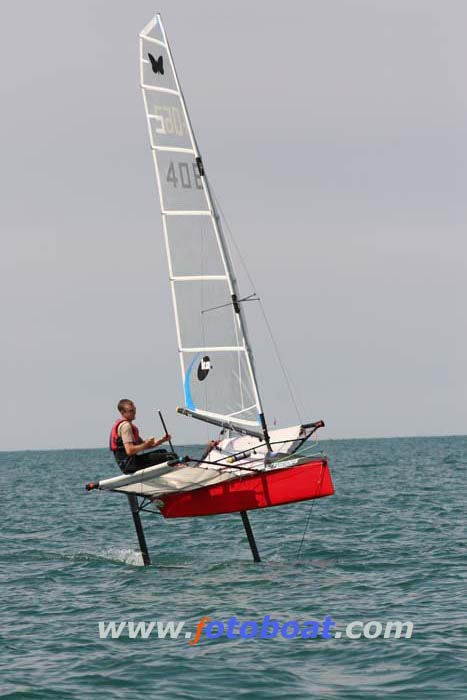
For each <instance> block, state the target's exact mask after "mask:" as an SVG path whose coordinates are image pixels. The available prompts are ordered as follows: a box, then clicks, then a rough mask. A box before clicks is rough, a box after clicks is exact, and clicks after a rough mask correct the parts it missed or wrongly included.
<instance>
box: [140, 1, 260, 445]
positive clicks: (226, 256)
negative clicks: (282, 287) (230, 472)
mask: <svg viewBox="0 0 467 700" xmlns="http://www.w3.org/2000/svg"><path fill="white" fill-rule="evenodd" d="M155 22H156V23H157V25H158V26H159V27H160V31H161V36H162V41H158V40H154V39H150V38H149V37H148V36H147V34H145V32H146V31H147V27H151V23H149V25H147V27H146V28H145V29H144V30H143V32H142V33H141V34H140V38H141V43H142V41H143V40H144V39H145V40H148V41H155V43H156V44H157V43H159V44H160V45H161V46H163V47H164V48H165V49H166V51H167V57H168V59H169V62H170V67H171V69H172V73H173V79H174V83H175V90H168V92H173V93H176V94H177V95H178V96H179V99H180V104H181V107H182V110H183V114H184V117H185V120H186V126H187V129H188V133H189V139H190V143H191V146H192V149H193V153H194V156H195V161H196V166H197V169H198V173H199V178H200V181H201V183H202V187H203V190H204V194H205V197H206V201H207V204H208V208H209V211H208V212H206V213H209V214H210V215H211V218H212V225H213V229H214V233H215V237H216V240H217V244H218V248H219V251H220V255H221V257H222V262H223V265H224V268H225V271H226V279H227V283H228V287H229V291H230V298H231V304H232V307H233V310H234V317H235V324H236V326H237V328H238V331H239V334H240V338H242V340H243V349H244V351H245V359H246V363H247V367H248V372H249V375H250V379H251V384H252V389H253V392H254V400H255V404H256V410H257V412H258V415H259V419H260V422H261V428H262V431H263V436H264V440H265V442H266V443H267V444H268V446H269V435H268V430H267V425H266V420H265V417H264V410H263V405H262V401H261V396H260V392H259V389H258V381H257V378H256V372H255V366H254V359H253V352H252V349H251V345H250V342H249V337H248V330H247V323H246V318H245V314H244V311H243V309H242V303H241V298H240V295H239V292H238V285H237V280H236V277H235V273H234V269H233V264H232V260H231V257H230V253H229V250H228V246H227V243H226V240H225V236H224V233H223V230H222V226H221V222H220V216H219V213H218V211H217V208H216V206H215V203H214V199H213V196H212V193H211V188H210V185H209V181H208V178H207V176H206V173H205V170H204V165H203V161H202V157H201V153H200V150H199V147H198V143H197V141H196V137H195V134H194V131H193V127H192V123H191V120H190V116H189V113H188V109H187V106H186V101H185V97H184V94H183V91H182V88H181V85H180V82H179V79H178V75H177V71H176V68H175V64H174V61H173V57H172V52H171V49H170V45H169V42H168V40H167V35H166V33H165V29H164V26H163V24H162V19H161V16H160V14H157V15H156V17H155ZM157 25H156V26H157ZM149 31H150V30H149ZM141 60H142V61H143V60H144V59H143V50H142V48H141ZM142 88H143V94H144V89H145V85H144V82H143V75H142ZM158 89H159V90H161V88H160V87H159V88H158ZM166 91H167V90H166ZM145 105H146V113H147V116H148V126H149V113H148V108H147V103H146V98H145ZM149 128H150V127H149ZM155 150H157V146H156V147H155V149H154V153H155ZM159 150H161V148H160V147H159ZM164 150H169V149H164ZM171 150H179V151H180V150H185V149H177V148H175V149H174V148H172V149H171ZM154 164H155V170H156V177H157V182H158V187H159V195H160V200H161V212H162V219H163V226H164V235H165V241H166V248H167V256H168V262H169V272H170V275H171V279H173V275H172V271H171V256H170V252H169V244H168V235H167V222H166V212H165V209H164V202H163V197H162V188H161V178H160V173H159V168H158V164H157V158H156V156H155V155H154ZM186 213H187V214H193V215H195V214H196V213H201V212H195V211H193V212H186ZM172 297H173V303H174V311H175V319H176V326H177V339H178V345H179V350H180V351H181V350H182V349H183V344H182V339H181V333H180V328H179V321H178V312H177V303H176V298H175V291H174V286H173V283H172ZM181 363H182V365H181V366H182V378H183V376H184V370H185V368H184V364H183V359H181ZM188 408H190V406H188ZM190 413H191V415H193V416H194V417H195V418H196V417H199V416H197V415H196V412H195V413H193V412H190ZM203 419H204V420H207V421H208V422H209V416H204V417H203Z"/></svg>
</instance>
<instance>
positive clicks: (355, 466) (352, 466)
mask: <svg viewBox="0 0 467 700" xmlns="http://www.w3.org/2000/svg"><path fill="white" fill-rule="evenodd" d="M388 464H389V462H368V463H367V464H347V465H346V467H345V468H346V469H360V468H361V469H365V468H370V467H386V466H387V465H388Z"/></svg>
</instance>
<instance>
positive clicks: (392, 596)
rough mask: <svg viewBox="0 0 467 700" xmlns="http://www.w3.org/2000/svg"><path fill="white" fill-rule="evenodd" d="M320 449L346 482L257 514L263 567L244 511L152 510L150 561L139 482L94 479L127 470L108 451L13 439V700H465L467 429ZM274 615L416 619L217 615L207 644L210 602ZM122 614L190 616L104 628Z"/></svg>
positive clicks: (9, 580)
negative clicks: (403, 626) (137, 515)
mask: <svg viewBox="0 0 467 700" xmlns="http://www.w3.org/2000/svg"><path fill="white" fill-rule="evenodd" d="M320 447H321V449H323V451H324V452H325V453H326V454H327V455H328V456H329V463H330V467H331V473H332V476H333V480H334V485H335V489H336V494H335V495H334V496H332V497H329V498H323V499H320V500H318V501H314V502H304V503H298V504H291V505H288V506H284V507H280V508H271V509H266V510H258V511H251V512H250V521H251V524H252V527H253V529H254V532H255V536H256V540H257V544H258V548H259V551H260V554H261V557H262V562H261V563H257V564H255V563H253V561H252V559H251V553H250V550H249V547H248V543H247V540H246V537H245V534H244V530H243V526H242V522H241V519H240V516H239V515H238V514H232V515H225V516H216V517H211V518H191V519H190V518H189V519H180V520H178V519H174V520H164V519H163V518H162V517H161V516H160V515H151V514H143V516H142V519H143V524H144V528H145V532H146V537H147V541H148V546H149V549H150V552H151V555H152V559H153V565H152V566H150V567H143V566H142V565H141V564H142V561H141V555H140V553H139V550H138V547H137V542H136V536H135V531H134V527H133V522H132V519H131V514H130V510H129V506H128V501H127V498H126V496H125V495H123V494H117V493H106V492H99V491H93V492H86V491H85V489H84V485H85V484H86V482H88V481H91V480H95V479H98V478H102V477H105V476H113V475H117V474H118V471H117V470H116V467H115V465H114V464H113V463H112V459H111V458H110V457H109V453H108V452H107V451H105V450H65V451H40V452H34V451H28V452H10V453H6V452H3V453H0V480H1V504H2V505H1V507H2V514H3V517H2V528H1V550H0V562H1V568H0V615H1V621H0V636H1V642H2V647H1V665H0V695H1V697H5V698H24V699H26V698H31V699H32V698H37V699H39V698H57V699H59V700H66V699H67V698H70V699H71V698H76V699H79V700H82V699H87V698H97V697H98V698H133V697H140V698H141V697H157V698H167V699H169V698H170V699H172V698H192V699H193V700H201V699H204V698H207V697H214V696H220V697H230V696H239V697H242V698H252V699H253V698H272V699H273V698H283V697H286V698H304V697H317V698H321V699H326V698H329V699H334V698H342V699H345V700H353V699H357V698H358V699H360V698H362V699H363V698H365V699H366V698H368V699H370V698H371V699H373V698H386V697H388V698H389V697H391V698H402V699H403V700H412V699H417V700H418V699H423V700H437V699H438V698H439V699H443V700H445V699H452V700H454V699H456V700H457V699H459V700H460V699H461V698H463V699H465V698H466V697H467V685H466V655H465V651H466V646H465V639H466V637H465V633H466V622H465V620H466V595H465V592H466V570H467V566H466V564H467V561H466V542H465V534H466V533H465V507H466V465H467V437H462V436H461V437H433V438H400V439H399V438H393V439H374V440H343V441H329V442H327V443H322V444H321V446H320ZM187 450H189V451H191V452H193V447H191V448H187V447H181V448H180V452H181V453H182V454H184V453H185V452H186V451H187ZM265 615H269V616H270V618H271V619H274V620H276V621H278V622H279V623H280V624H281V625H282V624H283V623H285V622H287V621H289V622H290V621H292V622H293V621H295V622H296V623H297V624H300V625H302V623H304V622H306V621H309V620H314V621H318V622H319V621H321V622H322V621H323V620H325V619H326V617H327V616H329V617H330V618H332V621H333V622H335V623H336V627H334V629H337V627H338V628H339V629H341V630H345V629H346V626H347V625H348V624H349V623H351V622H355V621H360V622H361V623H362V625H363V624H366V623H367V622H370V621H375V622H380V623H381V624H382V625H385V624H386V623H387V622H388V621H402V622H407V621H410V622H411V623H412V625H413V631H412V635H411V637H410V638H407V637H401V638H399V639H396V638H390V637H388V638H384V636H382V635H381V636H379V637H377V638H375V639H369V638H366V637H364V636H361V637H360V638H358V639H349V638H347V637H346V636H345V634H344V633H343V634H342V637H341V638H340V639H339V638H335V637H333V638H329V639H328V638H324V637H323V636H317V637H316V638H303V637H302V636H301V634H299V635H297V636H295V637H293V638H284V637H283V636H281V634H279V635H278V636H276V638H261V637H260V635H259V632H258V635H257V636H255V637H252V638H250V639H248V638H244V636H239V627H237V628H236V632H237V636H236V638H234V639H229V638H228V637H227V636H226V635H225V634H224V635H222V636H220V637H218V638H208V637H207V636H206V624H207V623H206V622H205V623H204V628H203V629H202V631H201V633H200V636H199V640H198V641H197V643H196V644H190V643H189V642H190V641H193V640H194V634H195V632H196V629H197V627H198V623H199V620H200V618H202V617H204V616H206V617H209V618H210V620H211V621H219V622H222V623H226V622H227V621H228V620H229V619H230V618H231V617H232V616H235V617H236V618H237V620H238V621H239V622H242V623H243V622H245V621H250V623H251V624H250V626H249V627H248V628H244V630H245V629H248V630H250V631H253V630H254V625H253V623H255V622H256V623H257V624H258V625H259V627H258V630H260V628H261V623H262V621H263V620H264V616H265ZM109 621H114V622H116V623H117V624H119V623H120V622H122V621H123V622H124V623H125V624H126V622H127V621H133V622H135V623H136V622H140V621H146V622H147V623H149V622H151V621H156V624H157V621H159V622H161V621H162V622H167V621H175V622H176V623H179V622H181V621H184V623H185V626H184V628H183V633H182V634H181V635H179V637H178V638H177V639H171V638H169V637H165V638H159V637H158V636H157V634H156V633H155V632H153V633H152V634H151V635H150V636H148V637H147V638H146V639H144V638H141V637H138V638H133V639H132V638H130V637H129V634H128V631H125V633H124V634H122V635H121V636H120V637H115V638H112V637H111V636H107V637H106V638H100V636H99V623H103V622H104V623H106V624H107V623H108V622H109ZM125 629H126V628H125ZM215 629H217V630H219V629H220V627H219V626H217V628H214V627H212V628H211V636H213V634H214V633H213V632H212V631H213V630H215ZM272 629H273V628H269V631H271V630H272ZM280 629H281V628H280ZM288 629H289V630H291V631H292V632H293V630H294V625H293V624H292V626H291V627H289V628H288ZM359 629H361V628H359ZM372 629H373V630H375V629H376V630H377V627H376V628H375V627H373V628H372ZM185 631H189V632H191V633H192V637H191V639H188V637H187V636H185Z"/></svg>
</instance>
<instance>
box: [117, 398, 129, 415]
mask: <svg viewBox="0 0 467 700" xmlns="http://www.w3.org/2000/svg"><path fill="white" fill-rule="evenodd" d="M128 404H133V401H132V400H131V399H120V401H119V402H118V404H117V408H118V410H119V411H120V413H121V412H122V411H124V410H125V408H126V407H127V406H128Z"/></svg>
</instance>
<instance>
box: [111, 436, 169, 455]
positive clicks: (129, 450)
mask: <svg viewBox="0 0 467 700" xmlns="http://www.w3.org/2000/svg"><path fill="white" fill-rule="evenodd" d="M170 439H171V435H169V434H168V433H166V434H165V435H164V437H162V438H160V440H156V438H155V437H150V438H148V439H147V440H143V442H141V443H140V444H139V445H135V444H134V442H124V443H123V447H124V448H125V452H126V454H127V456H128V457H132V456H133V455H136V454H138V452H142V451H143V450H148V449H149V448H150V447H159V445H162V443H164V442H168V441H169V440H170Z"/></svg>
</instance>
